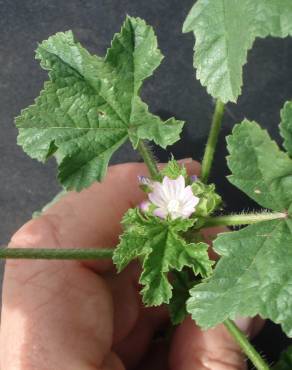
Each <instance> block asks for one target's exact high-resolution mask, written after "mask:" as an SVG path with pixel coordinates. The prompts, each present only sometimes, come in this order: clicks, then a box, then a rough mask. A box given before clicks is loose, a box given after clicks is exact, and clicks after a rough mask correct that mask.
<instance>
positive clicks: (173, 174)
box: [160, 159, 188, 180]
mask: <svg viewBox="0 0 292 370" xmlns="http://www.w3.org/2000/svg"><path fill="white" fill-rule="evenodd" d="M160 172H161V175H162V176H167V177H168V178H170V179H173V180H175V179H177V178H178V177H179V176H180V175H182V176H183V177H184V178H185V179H187V178H188V174H187V170H186V168H185V166H184V165H181V164H179V163H178V162H177V161H176V160H175V159H171V160H170V161H169V162H168V163H167V165H166V166H165V167H163V168H162V170H161V171H160Z"/></svg>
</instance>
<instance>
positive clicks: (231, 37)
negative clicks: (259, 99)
mask: <svg viewBox="0 0 292 370" xmlns="http://www.w3.org/2000/svg"><path fill="white" fill-rule="evenodd" d="M291 17H292V2H291V1H290V0H281V1H279V0H257V1H254V0H228V1H226V0H216V1H209V0H198V1H197V2H196V3H195V5H194V6H193V8H192V9H191V11H190V12H189V14H188V16H187V18H186V20H185V22H184V26H183V32H190V31H192V32H193V33H194V35H195V38H196V43H195V48H194V50H195V54H194V67H195V68H197V78H198V79H199V80H200V81H201V83H202V85H203V86H206V87H207V91H208V92H209V93H210V94H211V95H212V96H213V97H215V98H219V99H221V100H222V101H223V102H224V103H226V102H228V101H232V102H236V100H237V98H238V96H239V95H240V93H241V86H242V67H243V65H244V64H245V63H246V59H247V52H248V50H249V49H250V48H251V47H252V45H253V43H254V41H255V39H256V38H257V37H266V36H268V35H271V36H275V37H282V38H283V37H286V36H288V35H291V34H292V23H291Z"/></svg>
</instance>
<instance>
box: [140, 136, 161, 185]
mask: <svg viewBox="0 0 292 370" xmlns="http://www.w3.org/2000/svg"><path fill="white" fill-rule="evenodd" d="M137 149H138V151H139V153H140V154H141V157H142V158H143V161H144V162H145V164H146V166H147V167H148V170H149V173H150V176H151V178H152V179H153V180H159V179H160V177H161V176H160V173H159V170H158V167H157V164H156V161H155V158H154V156H153V154H152V152H151V149H150V148H149V147H148V146H147V144H146V143H145V142H144V141H143V140H139V143H138V146H137Z"/></svg>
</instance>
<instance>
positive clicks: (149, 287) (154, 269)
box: [113, 210, 213, 306]
mask: <svg viewBox="0 0 292 370" xmlns="http://www.w3.org/2000/svg"><path fill="white" fill-rule="evenodd" d="M129 215H130V217H129ZM193 223H194V220H191V219H186V220H183V219H177V220H161V219H159V218H157V217H147V218H146V217H144V216H142V215H141V214H140V212H139V211H138V210H129V211H128V213H127V214H126V216H125V218H124V221H123V224H124V229H125V232H124V234H123V235H122V236H121V237H120V244H119V245H118V247H117V248H116V250H115V252H114V258H113V261H114V263H115V264H116V265H117V268H118V270H119V271H120V270H121V269H123V268H124V267H125V266H126V265H127V264H128V263H129V262H130V261H131V260H133V259H135V258H137V257H140V258H141V259H142V261H143V271H142V274H141V276H140V283H141V284H142V285H143V286H144V287H143V289H142V291H141V293H142V295H143V301H144V303H145V305H147V306H158V305H161V304H162V303H169V301H170V299H171V297H172V285H171V283H170V281H169V279H168V273H169V272H170V271H172V270H175V271H181V270H182V269H183V268H184V267H186V266H187V267H190V268H191V269H192V270H193V272H194V273H195V275H201V276H203V277H206V276H209V275H210V273H211V271H212V264H213V262H212V261H210V260H209V256H208V252H207V250H208V245H207V244H205V243H196V244H195V243H187V242H186V241H185V240H184V239H183V237H182V236H181V235H180V234H181V233H182V232H185V231H187V230H188V229H189V228H190V227H191V226H192V225H193Z"/></svg>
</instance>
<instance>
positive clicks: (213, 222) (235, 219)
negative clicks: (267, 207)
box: [204, 212, 288, 227]
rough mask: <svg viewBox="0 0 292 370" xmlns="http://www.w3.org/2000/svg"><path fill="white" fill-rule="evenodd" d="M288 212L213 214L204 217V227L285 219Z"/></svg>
mask: <svg viewBox="0 0 292 370" xmlns="http://www.w3.org/2000/svg"><path fill="white" fill-rule="evenodd" d="M287 217H288V214H287V213H285V212H261V213H243V214H239V215H237V214H234V215H226V216H215V217H209V218H207V219H206V223H205V225H204V226H205V227H210V226H240V225H251V224H255V223H257V222H262V221H270V220H277V219H281V218H282V219H285V218H287Z"/></svg>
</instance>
